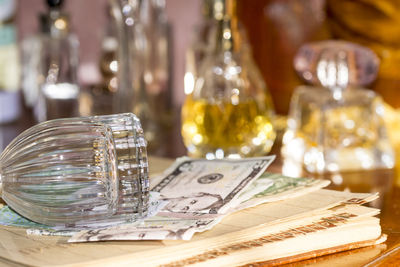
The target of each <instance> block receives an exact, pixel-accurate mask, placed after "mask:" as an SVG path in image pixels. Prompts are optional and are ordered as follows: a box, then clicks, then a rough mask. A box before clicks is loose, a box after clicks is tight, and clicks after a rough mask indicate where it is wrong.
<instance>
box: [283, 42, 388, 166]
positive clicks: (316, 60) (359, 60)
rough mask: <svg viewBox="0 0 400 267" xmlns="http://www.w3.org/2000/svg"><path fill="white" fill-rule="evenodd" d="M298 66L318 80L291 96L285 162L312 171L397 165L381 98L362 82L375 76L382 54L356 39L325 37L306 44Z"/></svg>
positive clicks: (310, 78)
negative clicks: (358, 43)
mask: <svg viewBox="0 0 400 267" xmlns="http://www.w3.org/2000/svg"><path fill="white" fill-rule="evenodd" d="M294 66H295V69H296V70H297V72H298V74H299V75H300V76H301V77H302V78H304V79H305V80H306V81H308V82H310V83H312V84H313V86H301V87H298V88H297V89H296V90H295V92H294V94H293V96H292V100H291V105H290V112H289V117H288V124H287V129H286V132H285V134H284V137H283V147H282V155H283V157H284V158H285V162H286V163H287V164H290V165H292V166H296V165H298V166H303V167H304V168H305V169H306V170H307V171H308V172H313V173H324V172H338V171H352V170H362V169H376V168H392V167H393V165H394V154H393V150H392V147H391V145H390V143H389V140H388V137H387V133H386V129H385V125H384V123H383V118H382V116H383V112H384V109H383V105H382V100H381V98H380V97H379V96H378V95H377V94H376V93H375V92H373V91H371V90H368V89H365V88H361V87H362V86H366V85H368V84H370V83H371V82H372V81H373V80H374V79H375V77H376V75H377V72H378V67H379V59H378V58H377V56H376V55H375V54H374V53H373V52H372V51H371V50H369V49H368V48H365V47H362V46H360V45H356V44H353V43H349V42H344V41H324V42H318V43H311V44H306V45H304V46H303V47H301V48H300V50H299V52H298V53H297V55H296V57H295V60H294ZM284 169H285V168H284Z"/></svg>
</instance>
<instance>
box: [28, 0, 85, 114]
mask: <svg viewBox="0 0 400 267" xmlns="http://www.w3.org/2000/svg"><path fill="white" fill-rule="evenodd" d="M46 3H47V5H48V8H49V11H48V13H46V14H42V15H40V17H39V18H40V26H41V32H40V33H39V34H38V35H36V36H32V37H29V38H28V39H26V40H24V41H23V44H22V48H23V61H22V63H23V64H24V66H25V67H24V71H23V88H24V95H25V100H26V103H27V105H28V106H33V107H34V112H35V117H36V118H37V120H38V121H44V120H49V119H54V118H63V117H72V116H77V115H78V113H79V103H78V100H79V86H78V84H77V70H78V57H79V56H78V53H79V51H78V49H79V42H78V39H77V37H76V36H75V35H74V34H72V33H70V23H69V18H68V15H67V14H65V13H63V12H62V11H61V6H62V3H63V1H62V0H47V1H46Z"/></svg>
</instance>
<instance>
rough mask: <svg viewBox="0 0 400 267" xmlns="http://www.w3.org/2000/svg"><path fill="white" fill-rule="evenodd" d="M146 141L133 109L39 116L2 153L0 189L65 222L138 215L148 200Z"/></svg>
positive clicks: (16, 205) (22, 210)
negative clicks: (41, 118) (42, 119)
mask: <svg viewBox="0 0 400 267" xmlns="http://www.w3.org/2000/svg"><path fill="white" fill-rule="evenodd" d="M146 145H147V143H146V140H145V139H144V136H143V130H142V128H141V125H140V121H139V119H138V118H137V117H136V116H135V115H134V114H132V113H125V114H116V115H106V116H94V117H81V118H65V119H56V120H51V121H46V122H42V123H39V124H37V125H35V126H33V127H31V128H29V129H28V130H26V131H25V132H23V133H22V134H20V135H19V136H18V137H17V138H15V139H14V140H13V141H12V142H11V143H10V144H9V145H8V146H7V147H6V149H5V150H4V151H3V152H2V153H1V154H0V186H2V192H1V197H2V199H3V200H4V201H5V202H6V203H7V204H8V205H9V206H10V207H11V208H13V209H14V210H15V211H17V212H18V213H19V214H21V215H23V216H25V217H26V218H28V219H30V220H32V221H35V222H38V223H43V224H46V225H53V226H59V227H62V228H79V227H80V226H82V225H87V224H92V223H94V224H96V223H102V224H107V223H118V222H124V221H132V220H136V219H137V218H141V217H142V216H145V215H146V212H147V208H148V200H149V180H148V163H147V153H146Z"/></svg>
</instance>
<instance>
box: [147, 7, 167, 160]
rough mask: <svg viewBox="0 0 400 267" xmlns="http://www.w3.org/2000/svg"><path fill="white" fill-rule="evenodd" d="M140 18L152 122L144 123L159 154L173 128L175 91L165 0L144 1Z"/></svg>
mask: <svg viewBox="0 0 400 267" xmlns="http://www.w3.org/2000/svg"><path fill="white" fill-rule="evenodd" d="M140 19H141V21H142V23H143V27H144V32H145V35H146V40H147V43H146V47H145V48H146V50H145V51H146V53H145V59H144V73H143V75H144V77H143V80H144V86H145V90H146V94H147V102H148V105H149V109H150V110H149V111H148V112H150V113H151V114H150V115H149V119H148V120H146V121H144V120H142V122H143V128H144V129H145V132H146V134H147V133H148V136H146V138H147V140H148V141H149V149H151V150H152V151H153V152H156V151H157V150H158V149H159V148H160V147H161V146H162V145H163V143H164V142H166V140H165V137H166V135H165V132H166V130H167V129H170V128H171V127H172V117H173V115H172V88H171V77H172V75H171V73H172V72H171V69H172V63H171V60H172V57H171V54H170V51H171V46H170V42H171V39H170V24H169V22H168V19H167V14H166V9H165V0H142V2H141V14H140Z"/></svg>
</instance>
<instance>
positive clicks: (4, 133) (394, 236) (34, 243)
mask: <svg viewBox="0 0 400 267" xmlns="http://www.w3.org/2000/svg"><path fill="white" fill-rule="evenodd" d="M32 123H33V122H32V120H31V119H29V118H23V119H22V120H21V121H19V122H17V123H14V124H10V125H5V126H4V125H3V126H0V138H1V140H0V141H2V143H3V144H2V143H0V145H3V146H4V144H5V143H7V142H9V141H10V139H11V138H12V137H14V136H15V135H16V134H18V133H19V132H20V131H22V130H23V129H24V128H26V127H28V126H29V125H31V124H32ZM179 146H181V144H180V145H178V147H177V151H178V152H176V154H178V155H179V154H182V151H184V150H183V149H182V147H179ZM273 152H279V144H278V145H277V146H275V148H274V149H273ZM176 154H175V155H176ZM277 154H278V153H277ZM175 155H174V156H175ZM171 162H172V160H165V159H160V158H156V157H152V158H151V160H150V171H151V172H159V171H161V170H163V169H164V168H165V167H167V166H168V165H169V163H171ZM282 166H283V164H282V160H281V159H280V158H279V157H278V158H277V160H275V162H274V163H273V164H272V165H271V167H269V169H268V171H270V172H277V173H281V172H282ZM303 175H307V176H313V175H311V174H303ZM314 177H315V176H314ZM317 178H323V179H330V180H331V185H330V186H329V188H330V189H335V190H349V191H351V192H379V194H380V198H379V199H378V200H376V201H374V202H373V203H371V206H373V207H376V208H380V209H381V214H380V215H379V217H380V219H381V226H382V230H383V233H385V234H387V235H388V239H387V241H386V242H385V243H383V244H381V245H378V246H374V247H367V248H362V249H356V250H351V251H346V252H342V253H336V254H332V255H328V256H324V257H318V258H315V259H311V260H307V261H302V262H297V263H293V264H290V266H303V265H312V266H400V174H397V173H396V171H395V170H374V171H365V172H351V173H340V174H335V175H324V176H322V177H317ZM108 243H109V245H107V244H108ZM104 245H107V249H106V251H104V249H103V250H102V252H101V253H105V254H107V255H108V254H109V255H110V256H111V255H113V254H118V253H120V252H118V251H119V249H126V247H128V246H127V245H128V243H127V242H101V245H100V244H93V245H92V246H99V247H100V246H101V247H102V248H104ZM53 246H54V248H55V249H54V255H53V256H54V257H55V258H57V254H58V253H60V255H61V254H64V253H66V251H67V250H68V249H72V250H74V251H79V250H80V249H83V250H84V249H85V247H87V245H84V244H73V245H67V243H66V238H65V237H32V236H26V234H25V230H23V229H18V228H15V227H0V266H40V265H41V264H36V263H35V262H40V260H39V259H38V258H36V259H35V260H32V263H31V264H27V262H29V261H27V259H29V257H31V256H32V255H34V257H40V255H41V253H42V250H43V253H44V252H46V253H45V254H46V255H48V252H49V251H52V250H53V248H52V247H53ZM122 247H124V248H122ZM64 249H65V250H64ZM21 259H24V260H23V261H20V260H21ZM38 260H39V261H38ZM44 265H45V264H44Z"/></svg>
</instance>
